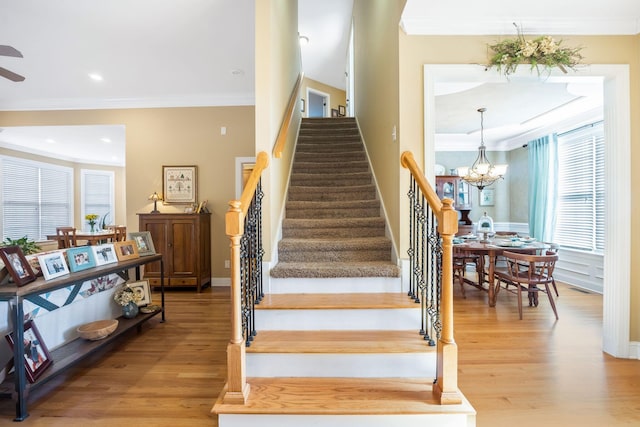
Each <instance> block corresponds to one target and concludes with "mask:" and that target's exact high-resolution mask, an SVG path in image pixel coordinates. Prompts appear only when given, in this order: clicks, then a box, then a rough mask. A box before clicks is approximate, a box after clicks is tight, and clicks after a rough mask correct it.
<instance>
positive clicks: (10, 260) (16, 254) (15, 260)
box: [0, 245, 36, 286]
mask: <svg viewBox="0 0 640 427" xmlns="http://www.w3.org/2000/svg"><path fill="white" fill-rule="evenodd" d="M0 258H2V262H3V263H4V266H5V267H6V269H7V271H8V272H9V275H10V276H11V278H12V279H13V282H14V283H15V284H16V286H24V285H26V284H27V283H31V282H33V281H34V280H36V274H35V273H34V272H33V269H32V268H31V264H29V261H27V258H26V257H25V256H24V253H23V252H22V249H20V246H17V245H12V246H3V247H0Z"/></svg>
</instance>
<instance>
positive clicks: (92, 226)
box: [89, 224, 96, 233]
mask: <svg viewBox="0 0 640 427" xmlns="http://www.w3.org/2000/svg"><path fill="white" fill-rule="evenodd" d="M89 225H90V226H91V232H92V233H95V232H96V225H95V224H89Z"/></svg>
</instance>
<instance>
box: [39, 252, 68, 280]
mask: <svg viewBox="0 0 640 427" xmlns="http://www.w3.org/2000/svg"><path fill="white" fill-rule="evenodd" d="M38 261H39V262H40V268H41V269H42V275H43V276H44V280H51V279H55V278H56V277H60V276H64V275H65V274H69V266H67V261H66V260H65V255H64V251H59V252H51V253H47V254H43V255H40V256H38Z"/></svg>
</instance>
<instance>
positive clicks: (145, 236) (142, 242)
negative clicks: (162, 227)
mask: <svg viewBox="0 0 640 427" xmlns="http://www.w3.org/2000/svg"><path fill="white" fill-rule="evenodd" d="M129 240H133V241H134V242H135V243H136V247H137V248H138V254H139V255H140V256H148V255H155V253H156V248H155V247H154V246H153V238H152V237H151V232H150V231H135V232H131V233H129Z"/></svg>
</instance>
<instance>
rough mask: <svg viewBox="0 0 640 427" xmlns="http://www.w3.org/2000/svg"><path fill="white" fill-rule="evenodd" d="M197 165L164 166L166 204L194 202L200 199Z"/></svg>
mask: <svg viewBox="0 0 640 427" xmlns="http://www.w3.org/2000/svg"><path fill="white" fill-rule="evenodd" d="M197 190H198V167H197V166H162V194H163V198H164V203H165V204H194V203H196V202H197V200H198V191H197Z"/></svg>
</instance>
